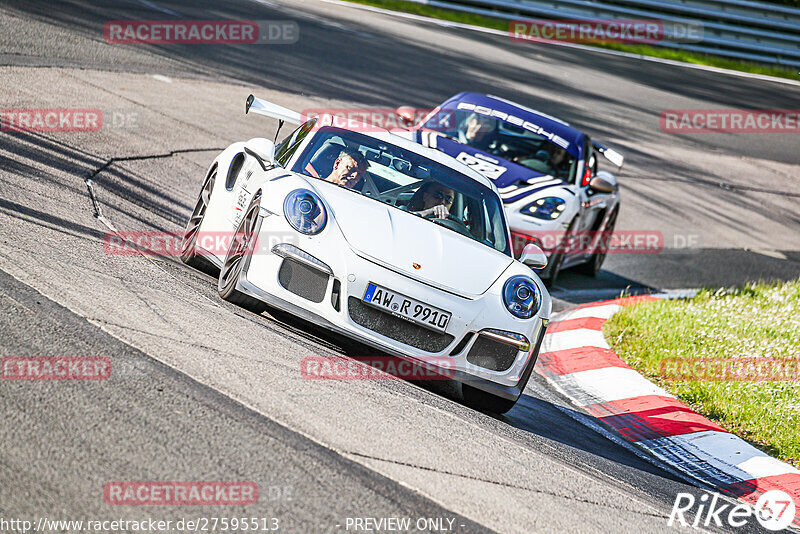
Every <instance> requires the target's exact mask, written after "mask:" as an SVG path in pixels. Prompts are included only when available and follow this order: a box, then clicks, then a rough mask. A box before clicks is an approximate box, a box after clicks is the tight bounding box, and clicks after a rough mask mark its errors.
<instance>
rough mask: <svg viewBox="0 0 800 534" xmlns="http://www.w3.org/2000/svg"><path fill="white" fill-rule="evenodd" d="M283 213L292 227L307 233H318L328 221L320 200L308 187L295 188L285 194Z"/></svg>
mask: <svg viewBox="0 0 800 534" xmlns="http://www.w3.org/2000/svg"><path fill="white" fill-rule="evenodd" d="M283 213H284V214H285V215H286V220H287V221H289V224H291V225H292V228H294V229H295V230H297V231H298V232H301V233H303V234H308V235H314V234H318V233H320V232H321V231H322V229H323V228H325V223H326V222H327V221H328V214H327V212H326V211H325V206H324V205H323V204H322V200H320V198H319V197H318V196H317V195H315V194H314V193H312V192H311V191H309V190H308V189H295V190H294V191H292V192H291V193H289V194H288V195H286V200H284V201H283Z"/></svg>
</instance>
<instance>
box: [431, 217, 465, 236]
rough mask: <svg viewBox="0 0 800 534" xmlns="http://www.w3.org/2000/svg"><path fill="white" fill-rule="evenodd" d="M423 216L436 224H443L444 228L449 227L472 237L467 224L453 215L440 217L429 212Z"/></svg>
mask: <svg viewBox="0 0 800 534" xmlns="http://www.w3.org/2000/svg"><path fill="white" fill-rule="evenodd" d="M425 218H426V219H431V220H432V221H433V222H435V223H436V224H439V225H441V226H444V227H445V228H450V229H451V230H455V231H456V232H458V233H459V234H462V235H465V236H467V237H470V238H473V239H474V237H473V235H472V234H471V233H470V231H469V228H467V225H465V224H464V223H463V221H460V220H458V218H457V217H455V216H454V215H448V216H447V218H445V219H440V218H438V217H436V216H435V215H434V214H432V213H431V214H430V215H426V216H425Z"/></svg>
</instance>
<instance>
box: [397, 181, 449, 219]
mask: <svg viewBox="0 0 800 534" xmlns="http://www.w3.org/2000/svg"><path fill="white" fill-rule="evenodd" d="M455 198H456V194H455V191H453V190H452V189H450V188H449V187H447V186H445V185H442V184H439V183H436V182H428V183H426V184H423V185H422V186H421V187H420V188H419V190H417V192H416V193H415V194H414V196H413V198H412V199H411V201H410V202H409V203H408V206H406V208H407V209H408V211H411V212H413V213H416V214H417V215H421V216H422V217H428V216H433V217H434V218H436V219H446V218H447V217H448V216H449V215H450V208H451V207H452V206H453V202H454V201H455Z"/></svg>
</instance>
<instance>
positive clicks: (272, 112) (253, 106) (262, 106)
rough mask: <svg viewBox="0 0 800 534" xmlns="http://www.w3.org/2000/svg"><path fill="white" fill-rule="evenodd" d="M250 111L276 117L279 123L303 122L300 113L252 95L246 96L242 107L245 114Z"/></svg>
mask: <svg viewBox="0 0 800 534" xmlns="http://www.w3.org/2000/svg"><path fill="white" fill-rule="evenodd" d="M251 111H252V112H253V113H258V114H259V115H266V116H267V117H272V118H273V119H278V120H279V121H281V123H283V122H288V123H289V124H300V123H301V122H303V120H302V115H301V114H300V113H298V112H297V111H292V110H291V109H287V108H285V107H283V106H279V105H278V104H273V103H272V102H267V101H266V100H261V99H260V98H256V97H255V96H253V95H250V96H248V97H247V102H246V103H245V107H244V113H245V115H246V114H247V113H249V112H251Z"/></svg>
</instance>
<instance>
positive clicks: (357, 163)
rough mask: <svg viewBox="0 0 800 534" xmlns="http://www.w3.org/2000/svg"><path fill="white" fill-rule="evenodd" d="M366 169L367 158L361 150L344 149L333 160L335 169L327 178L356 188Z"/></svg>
mask: <svg viewBox="0 0 800 534" xmlns="http://www.w3.org/2000/svg"><path fill="white" fill-rule="evenodd" d="M366 171H367V159H366V158H365V157H364V156H363V155H362V154H361V152H359V151H357V150H353V149H344V150H342V151H341V153H340V154H339V157H337V158H336V161H334V162H333V169H331V173H330V174H329V175H328V177H327V178H325V180H327V181H329V182H333V183H335V184H338V185H343V186H345V187H349V188H350V189H354V188H356V187H357V186H358V185H360V182H361V180H362V179H363V178H364V173H365V172H366Z"/></svg>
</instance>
